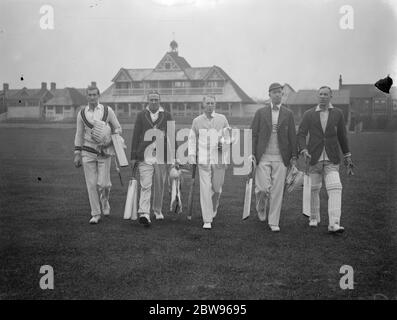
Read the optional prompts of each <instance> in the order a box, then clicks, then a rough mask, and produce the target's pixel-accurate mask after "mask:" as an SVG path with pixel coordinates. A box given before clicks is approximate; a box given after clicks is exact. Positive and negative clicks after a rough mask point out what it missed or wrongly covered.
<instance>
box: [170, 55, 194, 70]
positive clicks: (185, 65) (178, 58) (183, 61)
mask: <svg viewBox="0 0 397 320" xmlns="http://www.w3.org/2000/svg"><path fill="white" fill-rule="evenodd" d="M168 54H169V55H170V56H171V57H172V58H173V59H174V61H175V62H176V64H177V65H178V66H179V68H181V69H182V70H185V69H186V68H190V64H189V63H188V62H187V61H186V59H185V58H184V57H181V56H180V55H179V54H178V53H177V52H172V51H171V52H168Z"/></svg>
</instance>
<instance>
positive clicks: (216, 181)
mask: <svg viewBox="0 0 397 320" xmlns="http://www.w3.org/2000/svg"><path fill="white" fill-rule="evenodd" d="M215 107H216V100H215V97H214V96H205V97H204V98H203V110H204V113H203V114H201V115H199V116H198V117H196V118H195V119H194V120H193V123H192V128H191V130H190V134H189V139H188V140H189V141H188V158H189V159H188V160H189V163H190V164H195V163H197V167H198V172H199V177H200V205H201V213H202V217H203V222H204V224H203V228H204V229H211V227H212V225H211V224H212V221H213V219H214V218H215V216H216V215H217V211H218V206H219V199H220V196H221V193H222V186H223V182H224V178H225V170H226V167H227V164H226V163H225V162H226V161H225V159H224V157H223V156H222V148H221V145H222V144H221V143H220V140H221V137H222V136H223V132H224V131H223V130H224V129H225V128H229V123H228V121H227V119H226V117H225V116H224V115H223V114H219V113H216V112H215Z"/></svg>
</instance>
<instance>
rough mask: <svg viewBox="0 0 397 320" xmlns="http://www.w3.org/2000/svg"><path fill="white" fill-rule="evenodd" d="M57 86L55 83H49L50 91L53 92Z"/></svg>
mask: <svg viewBox="0 0 397 320" xmlns="http://www.w3.org/2000/svg"><path fill="white" fill-rule="evenodd" d="M56 87H57V84H56V83H55V82H51V91H55V89H56Z"/></svg>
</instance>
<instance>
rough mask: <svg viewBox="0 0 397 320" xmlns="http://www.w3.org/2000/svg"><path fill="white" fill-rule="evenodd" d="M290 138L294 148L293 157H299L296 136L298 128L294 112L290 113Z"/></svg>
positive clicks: (292, 148)
mask: <svg viewBox="0 0 397 320" xmlns="http://www.w3.org/2000/svg"><path fill="white" fill-rule="evenodd" d="M288 140H289V144H290V145H291V150H292V159H295V160H296V159H297V158H298V147H297V141H296V140H297V138H296V128H295V120H294V115H293V114H292V113H290V114H289V122H288Z"/></svg>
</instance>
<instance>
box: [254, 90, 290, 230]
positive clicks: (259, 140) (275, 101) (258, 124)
mask: <svg viewBox="0 0 397 320" xmlns="http://www.w3.org/2000/svg"><path fill="white" fill-rule="evenodd" d="M282 95H283V86H282V85H280V84H279V83H273V84H271V85H270V87H269V96H270V99H271V102H270V104H266V105H265V106H264V107H263V108H261V109H259V110H257V112H256V113H255V117H254V120H253V121H252V125H251V130H252V152H253V155H254V161H256V164H257V166H256V170H255V195H256V210H257V212H258V217H259V220H260V221H266V218H267V215H266V208H267V202H268V200H269V216H268V223H269V227H270V229H271V230H272V231H274V232H278V231H280V227H279V220H280V211H281V204H282V200H283V192H284V183H285V176H286V173H287V168H288V167H289V166H290V165H296V159H297V145H296V129H295V122H294V117H293V113H292V111H290V110H289V109H288V108H287V107H286V106H285V105H283V104H282V103H281V98H282Z"/></svg>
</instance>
